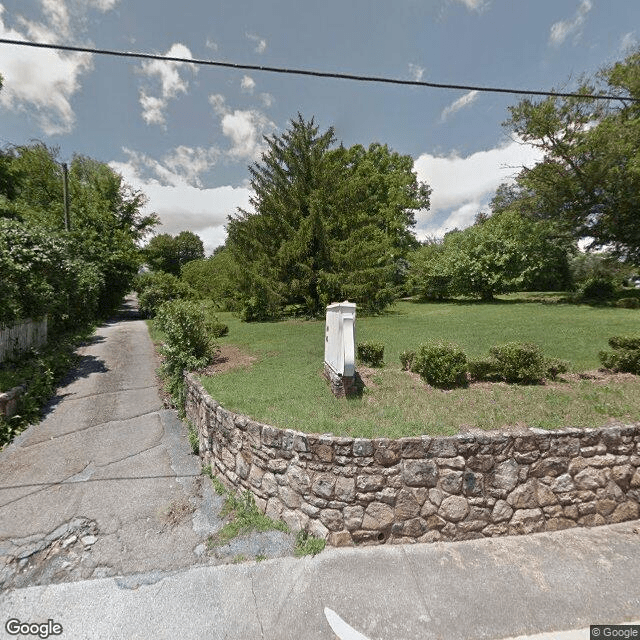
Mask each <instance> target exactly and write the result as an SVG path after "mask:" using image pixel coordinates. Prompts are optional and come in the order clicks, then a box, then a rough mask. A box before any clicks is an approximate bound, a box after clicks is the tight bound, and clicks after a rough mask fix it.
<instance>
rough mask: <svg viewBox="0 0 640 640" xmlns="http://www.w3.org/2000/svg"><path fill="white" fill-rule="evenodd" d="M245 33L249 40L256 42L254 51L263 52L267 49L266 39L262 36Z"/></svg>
mask: <svg viewBox="0 0 640 640" xmlns="http://www.w3.org/2000/svg"><path fill="white" fill-rule="evenodd" d="M245 35H246V36H247V38H249V40H253V42H255V43H256V48H255V49H254V51H255V52H256V53H264V52H265V51H266V50H267V41H266V40H265V39H264V38H261V37H260V36H257V35H255V34H253V33H246V34H245Z"/></svg>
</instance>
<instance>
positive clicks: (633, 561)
mask: <svg viewBox="0 0 640 640" xmlns="http://www.w3.org/2000/svg"><path fill="white" fill-rule="evenodd" d="M638 526H639V525H638V523H624V524H619V525H611V526H607V527H601V528H594V529H578V530H572V531H562V532H556V533H542V534H536V535H532V536H520V537H505V538H499V539H484V540H473V541H467V542H452V543H434V544H424V545H423V544H420V545H406V546H391V545H387V546H380V547H365V548H358V549H330V550H328V551H325V552H323V553H322V554H320V555H318V556H316V557H315V558H304V559H299V560H297V559H294V558H282V559H277V560H269V561H265V562H261V563H255V562H251V563H246V564H242V565H225V566H219V567H196V568H191V569H186V570H181V571H178V572H173V573H171V572H169V573H154V574H147V575H138V576H129V577H127V578H108V579H100V580H91V581H82V582H73V583H65V584H57V585H51V586H43V587H31V588H26V589H19V590H14V591H11V592H8V593H5V594H4V595H2V596H0V610H1V611H2V612H3V616H4V618H5V619H7V618H9V617H13V618H17V619H19V620H21V621H46V620H48V619H52V620H53V621H55V622H58V623H60V624H62V626H63V630H64V633H63V635H62V637H64V638H74V639H85V638H86V639H91V640H94V639H100V640H102V639H105V640H106V639H108V638H109V639H114V640H115V639H121V638H128V639H142V638H150V639H151V638H153V639H154V640H160V639H165V638H166V639H167V640H168V639H172V640H173V639H176V638H180V639H184V640H190V639H193V640H195V639H200V638H207V640H218V639H220V640H221V639H223V638H225V639H229V640H231V639H238V640H240V639H243V640H244V639H251V638H268V639H274V640H276V639H283V640H285V639H286V640H289V639H291V638H305V639H310V640H311V639H318V640H329V639H335V638H336V637H339V638H340V639H341V640H363V639H369V640H402V639H426V640H436V639H441V640H466V639H469V640H470V639H480V638H485V639H488V638H492V639H493V638H508V637H509V638H511V637H517V636H529V635H532V634H545V635H543V636H540V638H547V639H551V638H557V639H558V640H588V638H589V633H588V627H589V625H590V624H606V623H612V624H613V623H615V624H621V623H628V622H631V621H637V620H640V585H639V581H638V576H639V575H640V535H639V534H638V531H639V529H638ZM326 609H330V610H331V612H334V614H335V615H337V616H339V618H340V619H341V620H342V621H344V622H343V626H342V627H340V628H338V627H336V628H337V629H338V632H339V635H336V634H335V633H334V632H333V631H332V629H331V627H330V625H329V621H328V618H327V616H329V617H331V616H332V614H331V612H327V611H326ZM3 622H4V621H3ZM344 623H346V625H349V627H350V628H351V629H352V631H349V629H348V627H346V626H344ZM571 629H577V630H579V631H573V632H571V633H555V632H565V631H566V630H571ZM0 637H8V636H2V635H1V634H0Z"/></svg>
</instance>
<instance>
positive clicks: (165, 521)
mask: <svg viewBox="0 0 640 640" xmlns="http://www.w3.org/2000/svg"><path fill="white" fill-rule="evenodd" d="M194 511H195V507H194V506H193V505H192V504H191V503H190V502H189V499H188V498H180V499H178V500H173V501H172V502H171V504H170V505H169V506H168V507H167V508H166V509H164V510H163V511H162V513H161V514H160V521H161V522H162V525H163V529H164V528H166V527H172V528H173V527H175V526H177V525H179V524H180V523H181V522H184V521H185V520H186V519H187V518H189V516H190V515H191V514H192V513H193V512H194Z"/></svg>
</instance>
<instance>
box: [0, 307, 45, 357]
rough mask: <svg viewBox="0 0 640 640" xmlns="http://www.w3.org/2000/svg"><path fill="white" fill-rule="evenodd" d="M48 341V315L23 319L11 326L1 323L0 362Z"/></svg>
mask: <svg viewBox="0 0 640 640" xmlns="http://www.w3.org/2000/svg"><path fill="white" fill-rule="evenodd" d="M46 342H47V317H46V316H45V317H44V318H41V319H40V320H23V321H22V322H17V323H16V324H13V325H11V326H9V327H5V326H4V325H0V362H4V361H5V360H8V359H9V358H13V357H15V356H18V355H20V354H21V353H23V352H25V351H27V350H28V349H29V348H31V347H40V346H42V345H43V344H46Z"/></svg>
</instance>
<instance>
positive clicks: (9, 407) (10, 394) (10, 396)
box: [0, 385, 25, 418]
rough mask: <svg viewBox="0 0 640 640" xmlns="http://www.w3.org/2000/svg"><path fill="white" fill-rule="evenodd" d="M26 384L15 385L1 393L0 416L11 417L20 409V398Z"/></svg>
mask: <svg viewBox="0 0 640 640" xmlns="http://www.w3.org/2000/svg"><path fill="white" fill-rule="evenodd" d="M24 390H25V387H24V385H20V386H18V387H13V389H9V391H5V392H4V393H0V416H6V417H7V418H9V417H11V416H12V415H14V414H15V412H16V411H17V410H18V400H19V398H20V396H21V395H22V394H23V393H24Z"/></svg>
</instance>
